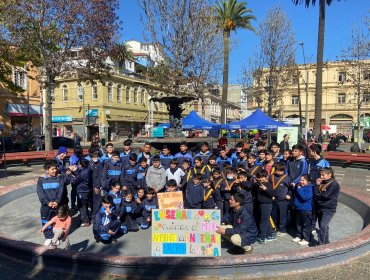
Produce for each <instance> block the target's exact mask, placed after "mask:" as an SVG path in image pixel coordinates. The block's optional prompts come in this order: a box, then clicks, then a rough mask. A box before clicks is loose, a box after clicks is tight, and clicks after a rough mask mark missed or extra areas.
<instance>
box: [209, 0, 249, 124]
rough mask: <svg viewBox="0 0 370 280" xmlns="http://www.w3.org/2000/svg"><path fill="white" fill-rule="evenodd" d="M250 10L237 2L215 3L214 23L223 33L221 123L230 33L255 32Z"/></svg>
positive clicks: (225, 102)
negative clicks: (238, 30)
mask: <svg viewBox="0 0 370 280" xmlns="http://www.w3.org/2000/svg"><path fill="white" fill-rule="evenodd" d="M248 13H252V10H251V9H248V8H247V7H246V2H238V1H237V0H222V2H217V6H216V22H217V25H218V27H219V28H221V29H222V31H223V38H224V69H223V79H222V106H221V108H222V110H221V123H226V107H227V90H228V83H229V53H230V33H231V31H236V29H238V28H243V29H247V30H252V31H255V30H254V28H253V26H252V25H251V22H250V20H252V19H253V20H255V19H256V18H255V17H254V16H253V15H250V14H248Z"/></svg>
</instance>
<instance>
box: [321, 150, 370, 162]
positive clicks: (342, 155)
mask: <svg viewBox="0 0 370 280" xmlns="http://www.w3.org/2000/svg"><path fill="white" fill-rule="evenodd" d="M325 159H327V160H329V161H330V160H333V161H341V162H345V163H346V164H352V163H365V164H366V163H370V154H365V153H351V152H349V153H348V152H326V153H325Z"/></svg>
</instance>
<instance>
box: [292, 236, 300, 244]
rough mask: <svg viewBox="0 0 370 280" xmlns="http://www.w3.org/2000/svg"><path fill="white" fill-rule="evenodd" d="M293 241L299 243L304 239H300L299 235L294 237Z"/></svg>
mask: <svg viewBox="0 0 370 280" xmlns="http://www.w3.org/2000/svg"><path fill="white" fill-rule="evenodd" d="M292 241H293V242H296V243H298V242H301V241H302V239H300V238H299V237H298V236H297V237H296V238H293V239H292Z"/></svg>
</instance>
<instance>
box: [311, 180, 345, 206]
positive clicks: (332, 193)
mask: <svg viewBox="0 0 370 280" xmlns="http://www.w3.org/2000/svg"><path fill="white" fill-rule="evenodd" d="M339 192H340V186H339V184H338V182H337V181H336V180H334V179H329V180H326V181H322V182H321V185H319V186H316V188H315V205H317V209H318V210H321V211H335V210H336V209H337V205H338V196H339Z"/></svg>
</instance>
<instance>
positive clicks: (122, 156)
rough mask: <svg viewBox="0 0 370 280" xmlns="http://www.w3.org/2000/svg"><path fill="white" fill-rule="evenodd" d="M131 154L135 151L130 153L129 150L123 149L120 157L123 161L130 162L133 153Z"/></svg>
mask: <svg viewBox="0 0 370 280" xmlns="http://www.w3.org/2000/svg"><path fill="white" fill-rule="evenodd" d="M131 154H134V152H133V151H129V152H128V153H127V152H125V151H123V152H121V153H120V154H119V157H120V159H121V162H123V163H128V162H129V159H128V158H129V156H130V155H131ZM138 159H139V157H138Z"/></svg>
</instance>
